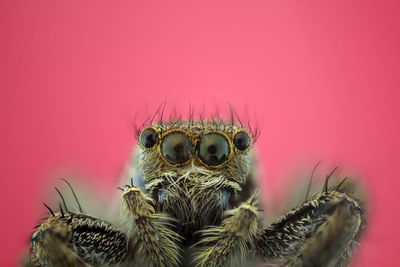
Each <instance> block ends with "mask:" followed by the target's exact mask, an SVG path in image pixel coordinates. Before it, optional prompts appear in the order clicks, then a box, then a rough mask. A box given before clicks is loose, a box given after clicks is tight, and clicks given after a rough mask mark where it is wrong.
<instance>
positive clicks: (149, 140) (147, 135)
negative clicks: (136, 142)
mask: <svg viewBox="0 0 400 267" xmlns="http://www.w3.org/2000/svg"><path fill="white" fill-rule="evenodd" d="M141 141H142V144H143V145H144V146H145V147H147V148H150V147H152V146H154V145H155V144H156V143H157V134H156V132H155V131H154V130H153V129H147V130H145V131H144V132H143V133H142V136H141Z"/></svg>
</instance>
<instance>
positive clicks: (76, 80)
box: [0, 0, 400, 266]
mask: <svg viewBox="0 0 400 267" xmlns="http://www.w3.org/2000/svg"><path fill="white" fill-rule="evenodd" d="M399 7H400V6H399V4H398V1H378V0H376V1H368V0H363V1H348V0H338V1H320V0H315V1H282V0H276V1H275V0H274V1H232V0H230V1H193V2H191V1H98V0H97V1H81V0H69V1H63V2H61V1H50V0H49V1H43V0H37V1H17V0H13V1H7V0H2V1H1V3H0V33H1V41H0V62H1V63H0V68H1V70H0V82H1V84H0V86H1V89H0V90H1V91H0V114H1V115H0V116H1V124H2V127H1V133H0V142H1V143H0V147H1V153H0V166H1V175H2V177H1V180H0V188H1V196H0V198H1V199H0V200H1V201H0V203H1V206H0V207H1V210H0V214H1V227H0V229H1V230H0V231H1V235H0V236H1V237H2V241H1V242H0V253H1V256H0V266H15V265H16V259H17V256H18V255H20V253H21V251H22V250H23V249H24V248H25V247H26V241H27V239H28V237H29V234H30V232H31V231H32V226H34V225H35V223H36V221H37V219H39V218H40V215H41V214H42V213H43V212H44V211H45V210H44V208H43V207H41V206H40V205H41V204H40V203H41V202H42V200H43V196H44V192H45V191H51V192H53V191H52V190H53V189H52V187H53V186H54V185H55V184H59V181H58V180H57V178H58V177H54V175H53V174H54V173H57V172H58V171H59V170H60V169H62V168H63V166H64V167H65V166H69V167H68V168H73V169H75V170H77V171H78V172H80V173H82V174H83V175H84V176H85V179H86V180H87V181H88V183H91V184H95V185H96V186H97V187H100V188H107V189H108V190H109V192H114V190H115V185H116V180H117V177H118V173H119V171H120V170H121V168H122V166H123V164H124V163H125V162H126V160H127V158H128V157H129V154H130V152H131V149H132V146H133V145H134V144H135V139H134V131H133V129H132V122H133V118H134V116H135V113H136V112H137V111H143V112H144V111H145V110H146V109H147V110H148V112H151V111H154V110H155V108H156V107H157V106H158V105H159V104H160V103H161V102H162V101H163V100H164V99H165V98H166V97H168V103H171V105H174V104H176V105H178V106H179V107H182V109H185V110H186V109H187V108H188V106H189V101H190V102H191V103H193V105H195V106H197V107H201V106H202V105H203V103H204V106H205V108H206V109H208V110H211V111H212V110H214V109H215V106H221V107H222V108H225V107H226V106H227V103H228V102H231V103H232V104H233V106H235V107H238V108H239V109H241V108H243V107H245V106H246V105H247V107H248V110H249V111H250V113H251V114H254V113H256V114H257V119H258V123H259V127H260V128H261V131H262V134H261V136H260V138H259V140H258V142H257V148H258V151H259V154H260V155H261V158H262V160H261V161H262V165H263V169H264V173H265V175H264V176H263V177H262V178H261V179H262V181H261V184H262V185H263V186H265V187H268V191H269V192H271V195H270V198H271V199H272V198H273V196H278V193H277V192H281V191H282V188H283V186H284V185H285V184H287V183H288V182H289V181H290V179H289V178H288V177H289V176H290V175H289V173H291V172H294V171H295V170H297V169H298V166H301V165H302V164H303V165H302V166H303V169H305V170H307V171H310V170H311V169H312V167H313V165H314V164H315V163H316V162H317V161H318V160H319V159H323V160H324V161H323V165H324V166H325V167H324V168H326V169H330V168H333V167H334V166H335V165H336V164H339V165H340V166H341V167H343V168H344V169H346V170H351V171H353V172H355V173H357V174H359V177H360V179H361V180H362V181H363V182H364V183H365V184H366V186H367V188H368V189H369V191H370V194H371V202H372V203H371V210H372V213H371V214H372V215H371V218H370V222H369V230H368V237H367V238H366V239H365V240H364V241H363V242H362V248H361V249H360V250H359V252H358V253H357V254H356V256H355V258H356V260H355V264H354V265H355V266H398V264H399V261H400V260H399V255H398V254H399V245H398V244H399V238H400V236H399V233H400V227H398V219H399V215H398V211H399V208H398V204H399V187H400V182H399V180H398V178H399V177H398V173H399V170H398V166H399V164H398V158H399V157H398V151H399V148H400V147H399V144H400V141H399V92H398V90H399V85H400V78H399V71H400V68H399V60H400V49H399V48H400V31H399V29H400V27H399V22H400V20H399V17H398V16H399V11H400V9H399ZM252 116H253V115H252ZM71 166H73V167H71ZM65 168H67V167H65ZM296 168H297V169H296ZM49 179H54V180H51V181H49ZM305 179H306V177H305ZM52 194H53V193H52ZM54 194H55V192H54Z"/></svg>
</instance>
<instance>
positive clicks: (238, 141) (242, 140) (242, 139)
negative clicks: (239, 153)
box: [233, 132, 250, 150]
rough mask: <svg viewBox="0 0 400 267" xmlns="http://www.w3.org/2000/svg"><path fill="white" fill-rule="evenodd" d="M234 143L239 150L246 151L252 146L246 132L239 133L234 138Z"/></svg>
mask: <svg viewBox="0 0 400 267" xmlns="http://www.w3.org/2000/svg"><path fill="white" fill-rule="evenodd" d="M233 143H234V144H235V146H236V148H237V149H239V150H246V149H247V148H248V147H249V146H250V137H249V135H248V134H247V133H245V132H238V133H237V134H236V135H235V137H234V138H233Z"/></svg>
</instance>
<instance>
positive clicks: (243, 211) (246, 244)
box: [194, 195, 258, 267]
mask: <svg viewBox="0 0 400 267" xmlns="http://www.w3.org/2000/svg"><path fill="white" fill-rule="evenodd" d="M256 204H257V201H256V195H253V196H252V197H251V198H250V199H249V200H248V201H247V202H244V203H242V204H241V205H240V206H239V207H237V208H235V209H233V210H230V211H228V212H227V213H226V215H227V216H228V217H227V218H226V219H224V220H223V222H222V226H214V227H212V228H210V229H207V230H203V231H202V233H203V236H204V237H203V239H202V240H201V241H200V242H199V243H198V245H199V246H203V247H201V248H200V251H199V252H198V253H196V255H195V258H194V263H195V265H196V266H198V267H200V266H201V267H202V266H207V267H211V266H242V264H243V262H244V260H246V258H247V256H249V254H250V253H251V250H250V249H251V246H252V243H253V240H254V238H255V236H256V233H257V227H258V222H257V216H258V207H256Z"/></svg>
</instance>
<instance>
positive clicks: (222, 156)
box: [199, 133, 230, 166]
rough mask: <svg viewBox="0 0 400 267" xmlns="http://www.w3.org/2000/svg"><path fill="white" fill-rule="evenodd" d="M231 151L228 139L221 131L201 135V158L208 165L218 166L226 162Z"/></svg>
mask: <svg viewBox="0 0 400 267" xmlns="http://www.w3.org/2000/svg"><path fill="white" fill-rule="evenodd" d="M229 153H230V147H229V143H228V140H227V139H226V138H225V136H223V135H221V134H219V133H208V134H205V135H203V136H202V137H201V140H200V144H199V158H200V159H201V160H202V161H203V162H204V163H205V164H207V165H211V166H216V165H220V164H222V163H224V162H225V161H226V160H227V159H228V157H229Z"/></svg>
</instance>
